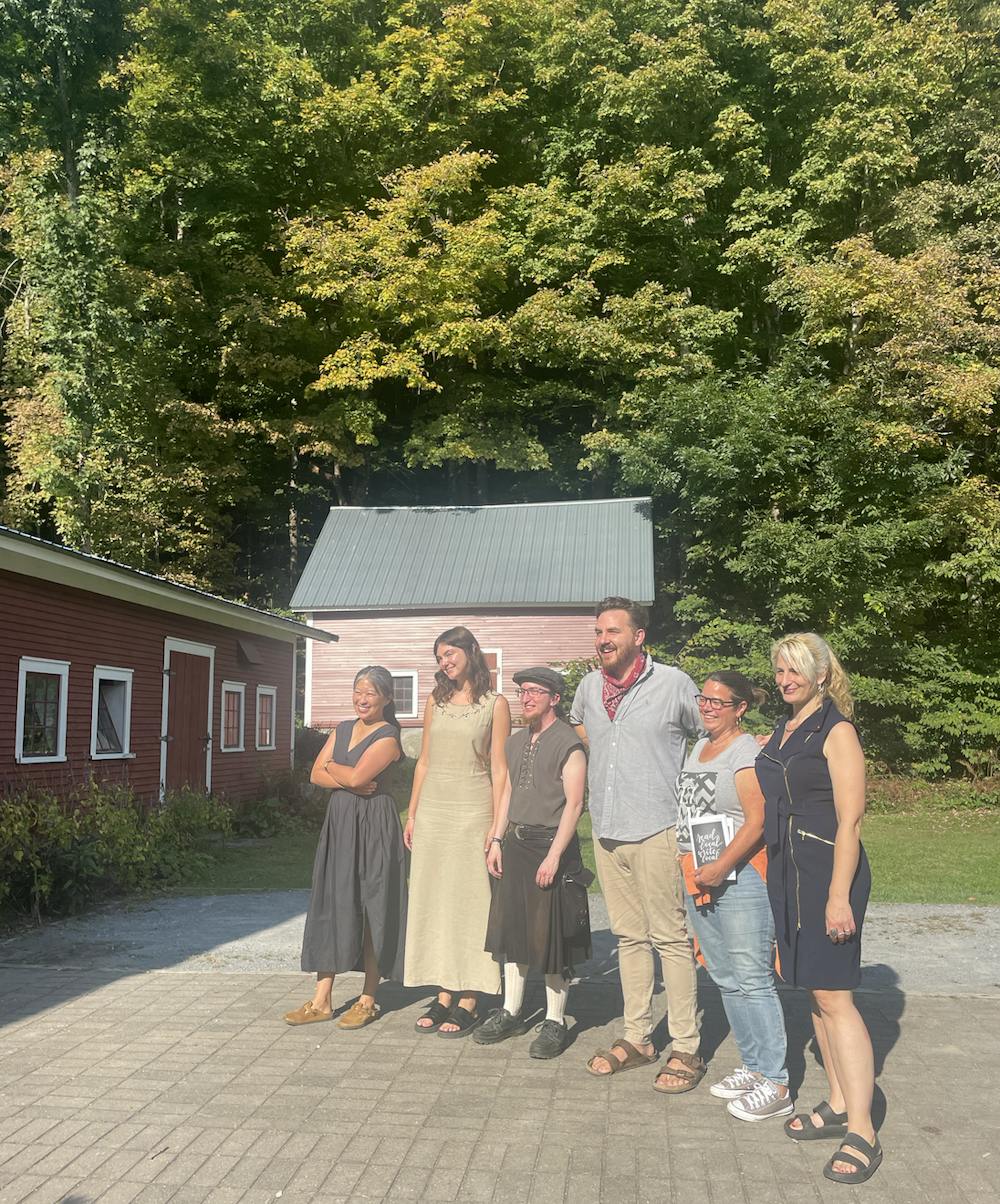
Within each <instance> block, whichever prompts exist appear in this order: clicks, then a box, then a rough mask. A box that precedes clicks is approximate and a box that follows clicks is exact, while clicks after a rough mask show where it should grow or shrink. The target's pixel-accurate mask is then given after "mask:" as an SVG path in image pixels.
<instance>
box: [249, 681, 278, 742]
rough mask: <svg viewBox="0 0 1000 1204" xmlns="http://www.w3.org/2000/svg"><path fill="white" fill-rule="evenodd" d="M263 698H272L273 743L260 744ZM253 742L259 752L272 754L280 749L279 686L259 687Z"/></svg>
mask: <svg viewBox="0 0 1000 1204" xmlns="http://www.w3.org/2000/svg"><path fill="white" fill-rule="evenodd" d="M262 698H270V700H271V743H270V744H261V743H260V700H261V699H262ZM253 742H254V747H255V748H256V749H257V751H258V752H272V751H273V750H274V749H276V748H277V747H278V687H277V686H258V687H257V705H256V709H255V711H254V722H253Z"/></svg>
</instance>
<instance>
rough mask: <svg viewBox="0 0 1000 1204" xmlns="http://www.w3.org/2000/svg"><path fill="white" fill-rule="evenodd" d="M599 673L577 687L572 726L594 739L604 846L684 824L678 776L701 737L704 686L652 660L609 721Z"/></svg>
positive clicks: (595, 806)
mask: <svg viewBox="0 0 1000 1204" xmlns="http://www.w3.org/2000/svg"><path fill="white" fill-rule="evenodd" d="M603 681H604V679H603V678H602V676H601V673H600V670H596V671H595V672H593V673H588V674H587V676H586V677H585V678H584V679H583V681H581V682H580V685H579V686H578V687H577V691H576V696H575V697H574V699H573V710H572V713H571V714H570V719H569V721H570V723H572V724H574V725H575V724H582V725H583V727H584V728H585V729H586V732H587V739H588V740H589V741H590V760H589V763H588V767H587V784H588V786H589V789H590V815H591V819H592V820H593V825H594V836H595V837H596V838H597V839H598V840H624V841H637V840H645V839H646V838H647V837H648V836H655V835H656V833H657V832H662V831H664V830H665V829H666V828H672V827H673V826H674V824H675V823H676V822H677V789H676V787H677V774H678V771H679V770H680V767H681V765H682V764H683V761H684V750H685V749H686V748H687V742H688V739H689V737H691V736H697V735H700V734H701V716H700V715H699V713H698V704H697V703H696V702H695V695H696V694H697V693H698V687H697V686H696V685H695V684H694V682H693V681H692V680H691V678H690V677H688V675H687V674H686V673H682V672H681V670H680V669H675V668H674V667H673V666H672V665H661V664H659V663H658V662H655V661H650V662H649V663H648V664H647V666H646V671H645V672H644V673H643V674H642V676H641V677H640V678H639V680H638V681H637V682H636V683H635V685H634V686H633V687H632V688H631V690H629V692H628V693H627V694H626V695H625V697H624V698H623V699H622V700H621V702H620V703H619V704H618V709H617V711H616V712H615V717H614V719H613V720H612V719H609V718H608V713H607V711H606V710H605V709H604V703H603V701H602V688H603Z"/></svg>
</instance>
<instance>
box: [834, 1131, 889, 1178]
mask: <svg viewBox="0 0 1000 1204" xmlns="http://www.w3.org/2000/svg"><path fill="white" fill-rule="evenodd" d="M852 1150H859V1151H860V1152H861V1153H862V1154H864V1156H865V1157H866V1158H867V1159H868V1161H867V1162H862V1161H861V1159H860V1158H859V1157H858V1156H857V1154H853V1153H851V1151H852ZM835 1162H849V1163H850V1164H851V1166H853V1167H854V1168H855V1169H854V1170H853V1171H835V1170H834V1169H833V1164H834V1163H835ZM881 1164H882V1146H881V1144H880V1142H879V1139H878V1134H877V1133H876V1134H875V1144H874V1145H869V1144H868V1142H867V1141H865V1139H864V1138H863V1137H859V1136H858V1135H857V1133H848V1134H847V1136H846V1137H845V1138H844V1140H843V1141H842V1142H841V1143H840V1149H839V1150H838V1151H837V1152H836V1154H834V1156H833V1157H832V1158H831V1159H830V1161H829V1162H828V1163H827V1164H826V1166H824V1167H823V1174H824V1175H825V1176H826V1177H827V1178H828V1179H832V1180H833V1181H834V1183H852V1184H853V1183H867V1182H868V1180H869V1179H870V1178H871V1177H872V1175H874V1174H875V1172H876V1171H877V1170H878V1168H879V1167H880V1166H881Z"/></svg>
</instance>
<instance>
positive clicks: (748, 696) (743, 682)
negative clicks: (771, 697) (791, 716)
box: [705, 669, 767, 709]
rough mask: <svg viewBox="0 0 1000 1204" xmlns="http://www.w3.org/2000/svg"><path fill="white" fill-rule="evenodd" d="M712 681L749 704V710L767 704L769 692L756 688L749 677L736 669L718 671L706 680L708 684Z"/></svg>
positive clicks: (738, 699) (740, 700) (710, 674)
mask: <svg viewBox="0 0 1000 1204" xmlns="http://www.w3.org/2000/svg"><path fill="white" fill-rule="evenodd" d="M710 681H717V682H718V683H719V685H720V686H725V687H726V689H727V690H729V692H730V693H731V694H732V695H733V697H734V698H736V699H737V701H739V702H745V703H746V704H747V709H749V708H750V707H755V706H756V707H759V706H762V705H763V704H764V703H765V702H767V691H766V690H762V689H760V687H759V686H755V685H754V684H753V682H752V681H751V680H750V678H749V677H745V676H744V675H743V674H742V673H737V671H736V670H735V669H716V671H715V672H714V673H709V675H708V677H706V678H705V682H706V684H707V683H708V682H710Z"/></svg>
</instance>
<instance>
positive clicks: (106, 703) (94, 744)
mask: <svg viewBox="0 0 1000 1204" xmlns="http://www.w3.org/2000/svg"><path fill="white" fill-rule="evenodd" d="M131 726H132V670H131V669H114V668H109V667H108V666H106V665H97V666H96V668H95V669H94V695H93V711H92V713H91V728H90V755H91V756H92V757H93V758H94V759H95V760H104V759H110V758H114V757H127V756H129V755H130V748H129V742H130V739H131Z"/></svg>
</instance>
